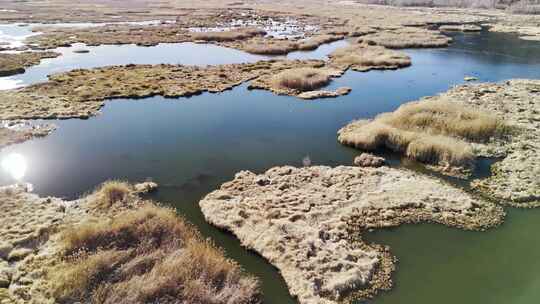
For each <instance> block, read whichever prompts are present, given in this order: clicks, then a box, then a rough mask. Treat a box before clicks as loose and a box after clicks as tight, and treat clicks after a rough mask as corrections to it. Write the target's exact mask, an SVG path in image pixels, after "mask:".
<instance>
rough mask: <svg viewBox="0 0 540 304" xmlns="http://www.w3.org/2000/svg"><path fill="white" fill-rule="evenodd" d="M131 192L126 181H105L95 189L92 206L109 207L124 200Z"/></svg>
mask: <svg viewBox="0 0 540 304" xmlns="http://www.w3.org/2000/svg"><path fill="white" fill-rule="evenodd" d="M131 192H132V187H131V185H130V184H129V183H127V182H123V181H118V180H111V181H107V182H105V183H103V184H102V185H101V186H100V187H99V188H98V190H96V192H95V197H96V200H95V201H94V206H95V207H96V208H98V209H107V208H110V207H111V206H112V205H114V204H115V203H118V202H122V201H124V200H126V199H127V198H128V196H129V195H130V193H131Z"/></svg>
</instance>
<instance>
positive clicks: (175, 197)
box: [0, 32, 540, 304]
mask: <svg viewBox="0 0 540 304" xmlns="http://www.w3.org/2000/svg"><path fill="white" fill-rule="evenodd" d="M508 45H513V46H514V47H508ZM539 51H540V44H539V43H536V42H527V41H521V40H517V39H516V38H515V37H514V36H511V35H505V34H493V33H486V32H484V33H481V34H475V35H463V34H456V35H455V43H454V44H453V45H452V46H451V47H449V48H448V49H439V50H411V51H407V52H408V53H409V54H410V55H411V57H412V61H413V65H412V67H410V68H407V69H403V70H397V71H372V72H368V73H358V72H348V73H346V74H345V75H344V76H343V77H342V78H339V79H336V80H335V81H334V82H333V83H332V84H331V85H330V87H332V88H336V87H340V86H350V87H352V88H353V91H352V93H351V94H350V95H348V96H344V97H340V98H338V99H325V100H315V101H301V100H298V99H295V98H293V97H286V96H276V95H273V94H272V93H269V92H265V91H249V90H247V89H246V87H247V85H242V86H239V87H237V88H235V89H233V90H231V91H226V92H223V93H220V94H208V93H206V94H202V95H199V96H194V97H191V98H180V99H164V98H162V97H154V98H148V99H142V100H135V101H134V100H114V101H110V102H108V103H107V105H106V107H105V108H104V109H103V114H102V115H99V116H97V117H93V118H90V119H88V120H67V121H57V122H56V123H57V124H58V126H59V129H58V130H57V131H56V132H55V133H53V134H52V135H50V136H48V137H46V138H44V139H37V140H33V141H30V142H26V143H23V144H20V145H15V146H11V147H8V148H6V149H4V150H2V151H1V152H0V159H2V158H4V157H6V156H7V155H9V154H11V153H19V154H21V155H23V156H24V157H25V158H26V160H27V162H28V170H27V172H26V176H25V178H24V181H27V182H30V183H32V184H34V186H35V191H36V192H37V193H39V194H41V195H55V196H63V197H67V198H74V197H77V196H79V195H81V194H83V193H84V192H86V191H89V190H91V189H93V188H94V187H95V186H96V185H98V184H99V183H101V182H103V181H104V180H106V179H110V178H120V179H126V180H130V181H141V180H145V179H152V180H154V181H156V182H158V183H159V184H160V185H162V188H161V189H160V190H159V192H158V193H157V194H156V195H155V198H156V199H158V200H160V201H163V202H165V203H168V204H171V205H173V206H175V207H176V208H177V209H178V211H179V212H180V213H181V214H184V215H185V216H186V217H187V218H188V219H189V220H190V221H192V222H193V223H194V224H196V225H197V226H198V227H199V229H200V230H201V231H202V232H203V234H205V235H207V236H210V237H212V238H213V239H214V240H215V241H216V243H217V244H219V245H221V246H223V247H224V248H225V250H226V252H227V254H228V255H229V256H231V257H232V258H234V259H236V260H238V261H239V262H240V263H241V265H242V266H243V267H245V269H246V270H247V271H248V272H250V273H253V274H256V275H257V276H259V277H260V278H261V280H262V289H263V292H264V294H265V301H266V302H267V303H276V304H281V303H294V300H292V299H291V298H290V297H289V295H288V293H287V290H286V288H285V286H284V283H283V281H282V280H281V278H280V276H279V274H278V273H277V272H276V271H275V270H274V269H273V267H272V266H270V265H269V264H268V263H266V262H265V261H264V260H263V259H261V258H259V257H257V256H256V255H254V254H252V253H249V252H246V251H245V250H243V249H242V248H241V247H240V246H239V242H238V241H237V240H236V239H234V238H233V237H231V236H230V235H228V234H225V233H222V232H220V231H218V230H217V229H215V228H213V227H211V226H209V225H207V224H206V223H205V222H204V219H203V217H202V215H201V213H200V210H199V208H198V205H197V202H198V200H199V199H200V198H201V197H202V196H204V195H205V194H206V193H208V192H210V191H212V190H214V189H215V188H216V187H218V186H219V185H220V184H221V183H222V182H224V181H227V180H230V179H231V178H232V177H233V175H234V173H236V172H238V171H240V170H253V171H257V172H260V171H263V170H266V169H268V168H270V167H272V166H275V165H285V164H292V165H301V163H302V159H303V158H305V157H306V156H309V158H310V159H311V161H312V163H313V164H328V165H337V164H350V163H351V162H352V159H353V157H354V156H355V155H356V154H358V153H359V152H358V151H355V150H353V149H350V148H347V147H343V146H341V145H339V144H338V143H337V140H336V131H337V130H338V129H339V128H341V127H342V126H343V125H345V124H346V123H348V122H349V121H351V120H353V119H357V118H361V117H364V118H366V117H372V116H374V115H376V114H378V113H381V112H385V111H391V110H394V109H395V108H396V107H398V106H399V105H400V104H402V103H404V102H407V101H411V100H416V99H418V98H420V97H423V96H429V95H434V94H437V93H440V92H443V91H445V90H447V89H448V88H450V87H451V86H453V85H457V84H461V83H463V82H464V81H463V77H464V76H476V77H478V78H479V79H480V80H481V81H503V80H506V79H510V78H517V77H519V78H540V52H539ZM186 52H188V50H187V49H186ZM227 54H230V53H224V55H223V56H225V57H226V56H227ZM83 55H84V54H83ZM164 56H165V55H164ZM167 56H169V55H167ZM182 58H183V57H182V56H179V57H178V60H179V61H180V62H181V60H182ZM246 58H249V57H246ZM220 60H228V58H222V59H220ZM12 182H13V180H12V179H11V177H10V176H9V175H8V174H6V173H2V175H0V183H2V184H7V183H12ZM535 216H536V214H535ZM535 216H532V215H531V216H522V215H520V214H518V215H516V216H515V218H516V219H514V220H511V221H510V222H509V223H508V224H505V226H504V227H503V228H501V229H499V230H497V231H498V232H499V231H502V232H503V233H500V234H499V236H500V237H501V239H494V238H493V237H489V233H486V234H485V235H486V236H487V238H486V240H491V241H492V243H489V241H484V242H487V243H485V244H486V245H485V246H484V247H481V248H482V250H476V251H475V250H472V251H465V249H466V248H468V246H472V245H473V244H474V242H475V240H478V239H481V238H482V237H484V234H474V235H473V234H468V233H466V232H461V231H457V230H450V229H446V228H441V227H438V226H434V227H432V226H418V227H419V228H418V229H416V228H415V229H412V228H411V229H409V230H407V231H405V230H404V231H403V232H401V231H396V232H398V233H399V235H400V237H399V238H397V239H396V237H394V234H390V235H386V234H384V233H381V234H379V235H377V236H373V238H374V240H376V241H379V242H388V243H390V244H395V245H396V249H397V251H396V252H395V253H398V254H399V255H404V256H405V257H409V258H410V263H409V264H407V265H406V267H405V266H404V267H402V268H404V269H402V268H400V272H399V275H400V277H399V280H398V283H403V282H416V285H412V287H411V286H409V287H408V288H406V289H401V288H396V289H395V291H394V292H391V293H388V294H386V295H384V296H383V297H380V298H379V299H378V301H380V303H443V302H440V299H439V297H438V295H437V294H436V293H429V292H421V291H422V288H423V287H422V286H423V285H422V283H421V282H424V281H423V280H429V281H428V282H425V284H426V286H429V288H433V289H434V290H435V289H436V290H446V289H445V288H447V287H448V284H449V282H448V280H444V278H445V273H444V272H442V271H441V272H440V273H437V275H434V274H433V272H436V270H435V269H437V267H439V266H440V265H447V264H448V265H452V267H459V265H461V264H459V263H450V260H449V259H450V257H448V255H443V256H441V257H440V258H439V256H438V255H440V253H439V252H438V251H437V250H434V249H432V247H429V246H428V247H426V248H423V249H418V250H423V251H422V254H423V255H419V256H420V257H423V256H429V258H423V259H415V258H414V255H415V254H417V251H414V250H412V249H411V248H410V246H409V247H407V244H408V243H406V242H405V241H403V240H413V239H415V237H416V236H417V235H418V234H420V235H422V233H424V234H425V235H427V237H429V239H428V240H427V239H421V241H418V242H417V243H416V245H417V246H419V245H420V244H421V243H422V242H426V241H427V242H432V241H433V242H434V244H439V245H441V246H442V245H444V244H446V245H448V244H451V246H450V245H448V247H452V248H454V247H455V248H457V249H456V250H455V251H453V252H454V253H455V254H456V255H459V254H461V253H463V252H468V253H467V255H464V256H462V257H460V258H461V261H463V259H473V258H474V259H476V260H477V261H481V260H482V259H483V257H484V256H485V255H486V254H490V255H497V254H498V253H497V251H498V250H497V248H499V247H500V246H505V242H506V241H507V240H508V239H509V238H511V237H512V234H509V233H505V231H514V230H518V227H519V225H522V224H523V225H524V226H525V227H528V229H531V228H532V229H533V230H528V231H535V230H538V229H539V228H540V227H537V226H539V225H540V224H536V223H540V221H539V220H538V219H539V218H537V217H535ZM512 225H513V226H512ZM509 226H511V227H513V228H510V229H509V228H508V227H509ZM531 226H532V227H531ZM424 227H426V228H424ZM433 229H435V230H433ZM512 229H513V230H512ZM419 231H420V232H419ZM434 231H436V233H439V232H440V231H443V233H442V234H441V237H440V238H438V234H436V233H435V232H434ZM445 231H452V232H451V233H450V232H445ZM490 233H491V232H490ZM531 233H532V235H534V232H531ZM432 238H436V239H435V240H432ZM529 241H530V240H529ZM411 242H413V241H411ZM511 244H512V246H513V247H512V248H513V250H512V251H513V252H515V253H516V254H518V253H520V252H525V251H528V250H531V248H532V247H530V246H528V245H527V244H526V243H524V244H516V242H513V243H511ZM434 246H436V245H434ZM486 246H487V247H486ZM489 246H491V247H489ZM536 247H537V246H534V248H533V250H535V251H534V254H530V253H528V256H533V255H535V256H536V257H537V256H540V248H536ZM444 248H446V247H440V248H439V250H443V249H444ZM490 248H491V249H490ZM488 249H489V250H488ZM430 250H433V252H430ZM501 252H502V253H504V254H508V250H505V251H502V250H501ZM453 258H455V259H458V257H453ZM500 258H504V256H500ZM508 258H510V257H508ZM449 263H450V264H449ZM420 264H421V267H420V266H419V265H420ZM537 264H538V263H536V264H535V267H532V266H531V267H530V273H528V276H529V277H531V276H533V277H534V276H535V275H536V274H537V273H540V267H536V266H538V265H537ZM463 265H464V266H463V267H466V266H467V267H469V268H470V263H469V264H468V263H463ZM481 265H482V266H478V269H477V270H475V271H477V272H478V273H481V271H482V269H484V270H486V271H487V270H489V272H486V273H489V275H490V276H495V277H497V276H499V277H500V280H501V282H504V278H505V276H506V275H507V273H508V269H507V268H506V267H501V268H500V269H499V268H497V267H499V266H500V265H492V264H485V265H484V264H481ZM509 265H510V266H511V264H509ZM507 266H508V265H507ZM463 267H462V268H460V271H459V273H462V274H463V273H464V274H466V273H467V271H469V268H463ZM482 267H484V268H482ZM447 268H448V267H445V268H444V269H445V270H448V269H447ZM441 269H442V268H441ZM520 269H521V268H520ZM525 270H526V271H529V269H525ZM456 272H458V270H456ZM424 278H429V279H424ZM437 278H439V279H440V281H438V279H437ZM497 278H498V277H497ZM461 280H463V282H469V283H470V284H472V283H474V282H471V280H480V279H479V278H478V277H474V276H473V277H469V276H467V275H464V277H462V278H461ZM418 282H420V283H418ZM475 282H476V281H475ZM428 283H429V284H428ZM462 285H467V284H465V283H462V284H461V285H459V286H462ZM479 286H480V287H475V289H474V292H480V296H479V297H471V298H470V299H475V300H474V301H472V300H469V298H468V294H467V292H473V291H470V290H466V292H461V293H460V292H456V293H453V294H452V295H454V297H453V298H452V299H454V300H453V301H446V302H444V303H479V302H483V303H513V302H512V300H513V299H517V298H515V297H506V298H504V297H501V298H500V299H505V301H508V302H503V301H498V298H493V297H490V298H487V297H486V299H489V301H481V300H479V299H482V297H481V295H482V294H483V293H485V294H487V293H488V292H491V290H490V289H482V288H487V287H486V286H483V285H482V284H480V285H479ZM482 286H483V287H482ZM495 286H497V288H498V289H500V290H498V291H500V292H501V293H505V294H508V295H510V294H516V292H515V291H514V290H513V288H515V285H512V286H510V287H509V288H512V290H508V291H504V286H500V285H495ZM481 287H482V288H481ZM538 287H540V286H538ZM413 288H414V289H413ZM524 288H525V287H524ZM501 290H502V291H501ZM531 290H533V291H534V294H533V295H535V296H536V295H537V296H540V292H538V293H537V292H536V291H535V290H540V288H536V289H531ZM523 292H525V291H523ZM416 294H418V295H419V296H416ZM405 295H407V297H405ZM420 295H421V296H420ZM400 299H407V300H403V301H401V300H400ZM529 299H531V297H529ZM374 303H379V302H377V300H376V301H374ZM516 303H517V302H516ZM522 303H525V302H522ZM528 303H531V302H528Z"/></svg>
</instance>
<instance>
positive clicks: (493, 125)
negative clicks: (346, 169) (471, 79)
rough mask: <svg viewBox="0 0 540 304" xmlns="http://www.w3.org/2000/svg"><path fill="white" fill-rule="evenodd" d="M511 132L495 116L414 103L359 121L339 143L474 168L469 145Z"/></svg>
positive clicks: (432, 103) (440, 103) (447, 105)
mask: <svg viewBox="0 0 540 304" xmlns="http://www.w3.org/2000/svg"><path fill="white" fill-rule="evenodd" d="M507 132H508V129H507V127H505V125H504V123H503V122H502V121H501V120H500V119H498V118H497V117H495V116H492V115H489V114H485V113H483V112H481V111H479V110H476V109H470V108H466V107H465V106H464V105H463V104H459V103H455V102H446V101H421V102H412V103H408V104H405V105H402V106H401V107H399V108H398V109H397V110H396V111H395V112H392V113H383V114H380V115H379V116H377V117H376V118H375V119H374V120H372V121H367V120H363V121H357V122H354V123H352V124H350V125H349V126H347V127H345V128H343V129H342V130H340V132H339V133H340V134H339V141H340V142H341V143H343V144H347V145H352V146H355V147H357V148H359V149H362V150H375V149H379V148H387V149H391V150H393V151H395V152H399V153H403V154H404V155H406V156H407V157H409V158H412V159H415V160H418V161H421V162H424V163H430V164H449V165H452V166H459V167H466V166H470V165H471V164H472V162H473V160H474V153H473V150H472V148H471V145H470V144H469V142H485V141H487V140H489V139H490V138H493V137H501V136H504V135H505V134H506V133H507Z"/></svg>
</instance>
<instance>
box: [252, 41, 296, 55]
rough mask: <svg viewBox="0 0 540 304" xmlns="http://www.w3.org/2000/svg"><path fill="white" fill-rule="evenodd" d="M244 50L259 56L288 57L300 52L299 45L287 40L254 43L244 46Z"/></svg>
mask: <svg viewBox="0 0 540 304" xmlns="http://www.w3.org/2000/svg"><path fill="white" fill-rule="evenodd" d="M243 49H244V51H246V52H248V53H251V54H257V55H286V54H288V53H290V52H293V51H296V50H298V44H297V43H296V42H291V41H287V40H275V41H271V40H269V41H252V42H249V43H247V44H246V45H244V47H243Z"/></svg>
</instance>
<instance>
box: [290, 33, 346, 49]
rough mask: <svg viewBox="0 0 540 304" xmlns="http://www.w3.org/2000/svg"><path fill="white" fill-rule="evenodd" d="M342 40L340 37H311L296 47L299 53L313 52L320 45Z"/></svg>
mask: <svg viewBox="0 0 540 304" xmlns="http://www.w3.org/2000/svg"><path fill="white" fill-rule="evenodd" d="M341 39H343V36H342V35H319V36H313V37H311V38H309V39H306V40H304V41H301V42H300V44H299V45H298V50H300V51H313V50H316V49H317V48H318V47H319V46H320V45H322V44H326V43H331V42H334V41H338V40H341Z"/></svg>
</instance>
